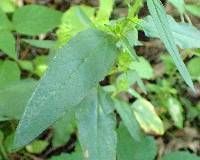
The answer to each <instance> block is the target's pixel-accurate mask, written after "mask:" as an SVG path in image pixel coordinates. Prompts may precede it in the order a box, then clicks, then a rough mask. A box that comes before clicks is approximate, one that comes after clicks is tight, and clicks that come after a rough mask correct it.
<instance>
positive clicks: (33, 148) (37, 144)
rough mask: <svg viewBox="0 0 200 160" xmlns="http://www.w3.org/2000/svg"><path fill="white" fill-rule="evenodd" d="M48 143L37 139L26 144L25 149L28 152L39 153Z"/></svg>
mask: <svg viewBox="0 0 200 160" xmlns="http://www.w3.org/2000/svg"><path fill="white" fill-rule="evenodd" d="M48 145H49V143H48V142H47V141H44V140H37V141H34V142H33V143H31V144H29V145H27V146H26V150H27V151H28V152H30V153H36V154H39V153H41V152H43V151H44V150H45V149H46V147H47V146H48Z"/></svg>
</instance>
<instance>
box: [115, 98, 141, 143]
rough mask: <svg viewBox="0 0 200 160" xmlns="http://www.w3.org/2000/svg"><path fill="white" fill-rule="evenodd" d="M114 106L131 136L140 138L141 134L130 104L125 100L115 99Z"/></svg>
mask: <svg viewBox="0 0 200 160" xmlns="http://www.w3.org/2000/svg"><path fill="white" fill-rule="evenodd" d="M115 108H116V110H117V112H118V113H119V115H120V117H121V119H122V121H123V122H124V125H125V126H126V128H127V129H128V131H129V133H130V135H131V136H132V138H134V139H135V140H137V141H139V140H141V138H142V137H143V134H142V132H141V130H140V126H139V124H138V122H137V120H136V118H135V115H134V113H133V111H132V108H131V107H130V105H128V104H127V103H126V102H122V101H118V100H115Z"/></svg>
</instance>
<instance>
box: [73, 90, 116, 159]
mask: <svg viewBox="0 0 200 160" xmlns="http://www.w3.org/2000/svg"><path fill="white" fill-rule="evenodd" d="M100 94H102V93H100ZM104 100H106V99H104ZM100 101H101V100H100V99H99V98H98V95H97V91H96V89H95V90H93V91H92V93H91V94H90V95H89V96H88V97H86V98H85V99H84V100H83V101H82V102H81V104H80V105H79V108H80V109H79V111H78V112H77V115H76V117H77V120H78V130H79V140H80V143H81V147H82V150H83V157H84V159H87V160H94V159H95V160H115V159H116V145H117V136H116V133H115V130H114V128H115V119H114V116H112V114H110V113H106V112H105V110H104V108H105V107H106V108H107V107H108V106H102V104H109V103H105V102H100Z"/></svg>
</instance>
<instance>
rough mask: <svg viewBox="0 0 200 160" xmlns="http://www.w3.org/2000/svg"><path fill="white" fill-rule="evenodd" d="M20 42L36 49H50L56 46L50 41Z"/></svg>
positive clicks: (28, 40) (25, 40) (30, 40)
mask: <svg viewBox="0 0 200 160" xmlns="http://www.w3.org/2000/svg"><path fill="white" fill-rule="evenodd" d="M22 41H24V42H26V43H28V44H30V45H32V46H34V47H38V48H46V49H51V48H54V47H55V46H56V42H55V41H51V40H35V39H22Z"/></svg>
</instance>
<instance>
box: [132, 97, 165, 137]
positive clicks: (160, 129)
mask: <svg viewBox="0 0 200 160" xmlns="http://www.w3.org/2000/svg"><path fill="white" fill-rule="evenodd" d="M132 108H133V112H134V114H135V117H136V119H137V121H138V122H139V124H140V126H141V127H142V129H143V130H144V131H145V132H146V133H148V134H156V135H162V134H163V133H164V126H163V123H162V121H161V119H160V118H159V117H158V115H157V113H156V111H155V109H154V106H153V105H152V104H151V103H150V102H149V101H147V100H145V99H142V98H140V99H138V100H137V101H136V102H134V103H133V105H132Z"/></svg>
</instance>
